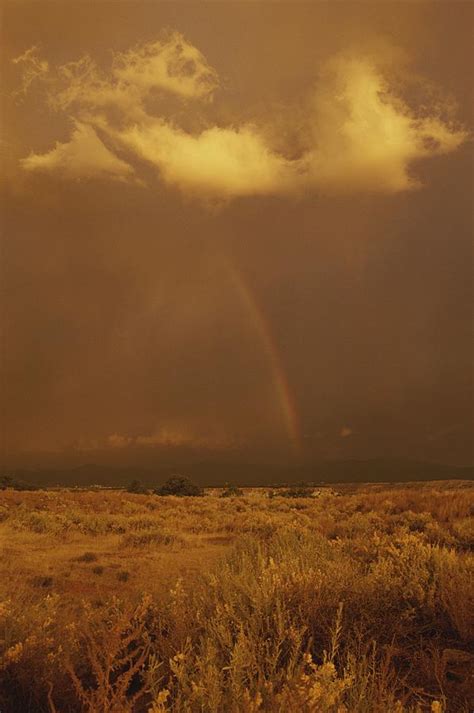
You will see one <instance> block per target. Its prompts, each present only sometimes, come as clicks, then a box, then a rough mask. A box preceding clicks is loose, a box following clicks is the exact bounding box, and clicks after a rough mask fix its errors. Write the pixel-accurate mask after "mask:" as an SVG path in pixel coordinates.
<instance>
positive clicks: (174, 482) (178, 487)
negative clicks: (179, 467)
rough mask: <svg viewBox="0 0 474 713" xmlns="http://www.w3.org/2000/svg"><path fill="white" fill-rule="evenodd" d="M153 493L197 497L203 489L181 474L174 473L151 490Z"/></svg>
mask: <svg viewBox="0 0 474 713" xmlns="http://www.w3.org/2000/svg"><path fill="white" fill-rule="evenodd" d="M153 492H154V494H155V495H176V496H178V497H199V496H201V495H204V491H203V489H202V488H200V487H199V485H196V484H195V483H193V482H192V481H191V480H189V478H185V477H184V476H182V475H174V476H172V477H171V478H168V480H167V481H166V482H165V483H163V485H161V486H160V487H158V488H155V490H154V491H153Z"/></svg>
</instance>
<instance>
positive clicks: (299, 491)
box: [279, 486, 313, 498]
mask: <svg viewBox="0 0 474 713" xmlns="http://www.w3.org/2000/svg"><path fill="white" fill-rule="evenodd" d="M312 494H313V488H307V487H306V486H305V487H302V486H297V487H294V488H289V489H288V490H284V491H283V492H282V493H279V495H281V497H282V498H310V497H311V496H312Z"/></svg>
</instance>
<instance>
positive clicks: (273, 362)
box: [228, 264, 302, 455]
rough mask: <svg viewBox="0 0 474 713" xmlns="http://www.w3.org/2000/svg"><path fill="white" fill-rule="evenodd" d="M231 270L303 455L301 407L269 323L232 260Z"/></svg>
mask: <svg viewBox="0 0 474 713" xmlns="http://www.w3.org/2000/svg"><path fill="white" fill-rule="evenodd" d="M228 271H229V275H230V279H231V283H232V284H233V285H234V287H235V288H236V291H237V293H238V295H239V297H240V300H241V302H242V304H243V305H244V306H245V310H246V312H247V314H248V315H249V316H250V320H251V323H252V326H253V329H254V331H255V332H256V333H257V334H258V337H259V341H260V343H261V344H262V347H263V348H264V350H265V354H266V358H267V360H268V363H269V365H270V368H271V373H272V380H273V385H274V390H275V399H276V402H277V405H278V408H279V409H280V410H281V413H282V416H283V419H284V424H285V430H286V432H287V434H288V439H289V441H290V444H291V447H292V449H293V451H294V453H295V455H300V454H301V450H302V443H301V429H300V423H299V417H298V411H297V409H296V404H295V400H294V398H293V394H292V392H291V388H290V385H289V383H288V378H287V375H286V372H285V369H284V368H283V364H282V361H281V358H280V355H279V353H278V347H277V344H276V342H275V338H274V336H273V334H272V331H271V328H270V325H269V323H268V320H267V319H266V317H265V314H264V312H263V310H262V308H261V306H260V304H259V302H258V299H257V297H256V295H255V293H254V292H253V290H252V289H251V287H250V286H249V285H248V283H247V282H246V281H245V279H244V277H243V276H242V274H241V272H240V271H239V270H237V269H236V268H235V266H234V265H232V264H228Z"/></svg>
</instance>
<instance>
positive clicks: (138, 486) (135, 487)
mask: <svg viewBox="0 0 474 713" xmlns="http://www.w3.org/2000/svg"><path fill="white" fill-rule="evenodd" d="M147 492H148V490H147V488H145V486H144V485H143V483H142V481H141V480H137V479H135V480H132V482H131V483H129V484H128V485H127V493H135V494H136V495H145V494H146V493H147Z"/></svg>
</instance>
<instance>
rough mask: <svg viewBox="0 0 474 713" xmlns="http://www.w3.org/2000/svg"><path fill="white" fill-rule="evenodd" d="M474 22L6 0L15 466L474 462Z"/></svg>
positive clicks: (1, 433)
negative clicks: (172, 461)
mask: <svg viewBox="0 0 474 713" xmlns="http://www.w3.org/2000/svg"><path fill="white" fill-rule="evenodd" d="M473 12H474V7H473V5H472V3H462V2H438V3H418V2H410V3H399V2H397V3H391V2H377V3H375V2H372V3H356V2H350V3H345V2H337V3H329V2H327V3H326V2H324V3H323V2H321V3H319V2H315V3H294V2H291V3H290V2H275V3H273V2H272V3H270V2H266V3H263V2H238V3H234V2H220V3H186V2H175V3H161V2H141V1H137V2H127V1H124V2H110V1H100V2H94V3H93V2H75V0H72V1H71V2H68V3H57V2H43V1H41V2H39V1H37V2H13V1H10V2H6V3H4V4H3V11H2V30H1V33H2V43H1V44H2V49H1V63H2V70H1V71H2V93H1V102H2V138H1V144H0V150H1V157H2V166H3V171H2V177H1V190H2V208H1V225H2V248H1V263H0V277H1V285H0V310H1V323H2V332H1V352H0V370H1V382H0V383H1V391H2V397H1V403H2V406H1V417H2V424H1V427H0V437H1V438H0V440H1V457H2V462H3V463H6V464H22V463H28V464H33V465H34V466H37V467H40V466H41V465H43V464H46V463H49V462H51V458H53V459H55V460H54V462H56V463H60V462H68V463H77V464H80V463H84V462H95V461H99V460H100V461H101V462H110V463H122V464H131V465H133V464H134V463H135V462H137V460H140V461H141V462H142V461H146V462H150V463H153V462H160V459H163V458H166V457H167V454H169V453H170V452H171V451H179V450H181V451H183V452H186V453H188V454H189V453H192V454H194V456H195V457H196V458H205V457H211V455H212V457H215V456H216V454H217V456H218V457H222V458H227V459H238V458H246V459H260V460H262V461H266V462H285V463H299V462H306V461H312V460H318V459H337V458H341V459H348V458H356V459H368V458H381V457H384V458H385V457H386V458H403V459H418V460H428V461H438V462H444V463H451V464H470V463H472V461H473V451H472V425H473V423H472V415H473V414H472V405H473V399H472V396H473V394H472V363H473V362H472V357H473V354H472V343H473V342H472V304H473V299H472V298H473V295H472V227H473V212H472V203H471V200H472V189H473V173H472V127H473V116H472V70H471V67H472V60H473V57H472V49H471V28H472V22H473V19H474V18H473Z"/></svg>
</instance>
